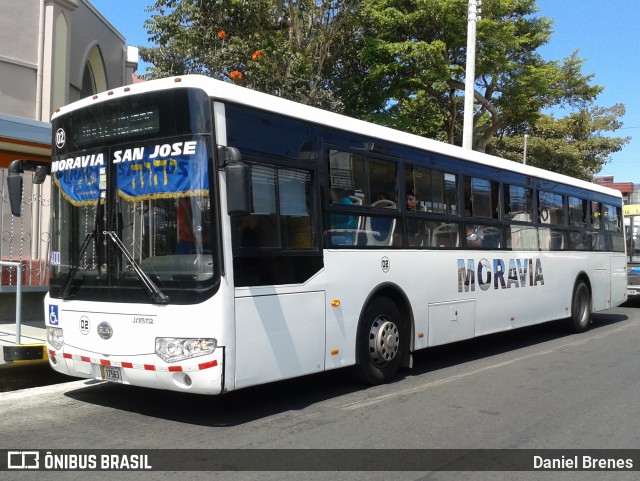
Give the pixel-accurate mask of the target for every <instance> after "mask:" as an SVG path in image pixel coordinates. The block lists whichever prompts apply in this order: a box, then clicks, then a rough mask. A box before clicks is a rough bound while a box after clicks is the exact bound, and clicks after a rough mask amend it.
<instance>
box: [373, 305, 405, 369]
mask: <svg viewBox="0 0 640 481" xmlns="http://www.w3.org/2000/svg"><path fill="white" fill-rule="evenodd" d="M399 348H400V333H399V331H398V326H396V325H395V324H394V323H393V322H392V321H390V320H389V319H388V318H386V317H385V316H379V317H378V318H377V319H376V320H375V321H374V322H373V324H372V326H371V331H370V333H369V353H370V354H371V359H372V360H373V361H374V362H375V363H376V364H386V363H388V362H390V361H392V360H393V359H394V358H395V357H396V355H397V354H398V350H399Z"/></svg>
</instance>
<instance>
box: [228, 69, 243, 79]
mask: <svg viewBox="0 0 640 481" xmlns="http://www.w3.org/2000/svg"><path fill="white" fill-rule="evenodd" d="M229 77H231V80H242V72H238V71H237V70H232V71H231V72H230V73H229Z"/></svg>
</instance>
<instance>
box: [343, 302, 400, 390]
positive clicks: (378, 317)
mask: <svg viewBox="0 0 640 481" xmlns="http://www.w3.org/2000/svg"><path fill="white" fill-rule="evenodd" d="M357 348H358V364H357V366H355V367H356V370H355V373H356V377H357V378H358V380H360V381H362V382H364V383H366V384H372V385H378V384H383V383H385V382H387V381H389V380H391V379H392V378H393V377H394V376H395V374H396V372H398V368H399V367H400V362H401V360H402V354H403V352H402V350H403V349H404V332H403V324H402V315H401V314H400V310H399V309H398V306H397V305H396V304H395V302H393V301H392V300H391V299H389V298H388V297H384V296H381V297H376V298H375V299H373V301H371V302H370V303H369V305H368V306H367V307H366V309H365V310H364V313H363V315H362V320H361V322H360V326H359V328H358V347H357Z"/></svg>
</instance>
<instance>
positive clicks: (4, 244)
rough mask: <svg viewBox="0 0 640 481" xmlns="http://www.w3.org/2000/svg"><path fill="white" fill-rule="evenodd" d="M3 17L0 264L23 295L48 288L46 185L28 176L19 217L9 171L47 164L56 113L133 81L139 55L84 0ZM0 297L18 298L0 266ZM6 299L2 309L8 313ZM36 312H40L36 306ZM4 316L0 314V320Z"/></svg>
mask: <svg viewBox="0 0 640 481" xmlns="http://www.w3.org/2000/svg"><path fill="white" fill-rule="evenodd" d="M2 7H3V14H2V15H0V198H1V199H2V209H1V211H0V231H1V234H2V237H1V240H0V261H11V262H20V263H21V264H22V266H23V270H24V272H23V280H22V286H23V290H24V291H26V292H27V293H28V292H30V291H33V292H43V291H45V290H46V286H47V263H48V255H49V250H48V219H49V188H48V183H47V182H45V184H43V185H39V186H34V185H32V183H31V182H30V177H29V176H28V175H25V182H24V191H23V203H22V215H21V216H20V217H13V216H12V215H11V213H10V209H9V202H8V195H7V192H6V189H7V184H6V180H5V178H6V173H7V172H6V168H7V167H8V166H9V164H10V162H12V161H13V160H15V159H26V160H40V161H45V162H49V161H50V160H51V124H50V123H49V120H50V118H51V115H52V114H53V112H54V111H55V109H57V108H58V107H61V106H63V105H66V104H68V103H70V102H73V101H75V100H79V99H81V98H84V97H87V96H89V95H93V94H96V93H99V92H102V91H105V90H108V89H111V88H115V87H120V86H123V85H128V84H131V83H132V82H133V74H134V72H135V70H136V68H137V66H138V50H137V48H135V47H130V46H127V45H126V40H125V38H124V37H123V36H122V34H121V33H120V32H118V31H117V30H116V29H115V28H114V27H113V26H112V25H111V24H110V23H109V22H108V21H107V20H106V18H104V17H103V16H102V15H101V14H100V12H98V11H97V10H96V9H95V7H94V6H93V5H92V4H91V2H90V1H89V0H2ZM0 271H1V274H2V275H1V278H0V293H10V292H15V285H16V269H15V268H10V267H7V266H1V267H0ZM11 302H13V299H12V298H11V296H0V306H2V309H0V311H1V312H3V313H8V314H7V315H12V312H11V306H10V305H9V304H10V303H11ZM38 308H40V306H38ZM3 315H5V314H0V316H3Z"/></svg>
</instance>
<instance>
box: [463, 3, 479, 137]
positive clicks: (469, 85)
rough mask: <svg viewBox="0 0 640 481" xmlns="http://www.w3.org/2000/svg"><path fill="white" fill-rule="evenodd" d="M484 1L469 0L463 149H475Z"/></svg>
mask: <svg viewBox="0 0 640 481" xmlns="http://www.w3.org/2000/svg"><path fill="white" fill-rule="evenodd" d="M481 5H482V0H469V10H468V14H467V66H466V70H465V82H464V123H463V127H462V147H463V148H465V149H473V95H474V92H475V80H476V22H477V21H478V20H480V15H479V14H480V6H481Z"/></svg>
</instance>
